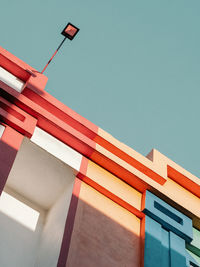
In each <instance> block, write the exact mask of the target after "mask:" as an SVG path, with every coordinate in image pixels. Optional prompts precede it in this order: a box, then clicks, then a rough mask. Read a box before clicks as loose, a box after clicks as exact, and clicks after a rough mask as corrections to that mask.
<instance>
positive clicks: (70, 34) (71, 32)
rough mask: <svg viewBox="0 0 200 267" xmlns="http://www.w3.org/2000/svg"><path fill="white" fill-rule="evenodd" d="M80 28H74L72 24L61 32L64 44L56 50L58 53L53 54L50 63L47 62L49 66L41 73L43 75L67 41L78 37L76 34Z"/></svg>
mask: <svg viewBox="0 0 200 267" xmlns="http://www.w3.org/2000/svg"><path fill="white" fill-rule="evenodd" d="M78 31H79V28H77V27H76V26H74V25H73V24H71V23H68V24H67V26H65V28H64V29H63V31H62V32H61V34H62V35H64V39H63V40H62V42H61V43H60V44H59V46H58V48H57V49H56V51H55V52H54V53H53V55H52V57H51V58H50V59H49V61H48V62H47V64H46V65H45V67H44V69H43V70H42V71H41V73H43V72H44V71H45V70H46V68H47V67H48V65H49V64H50V63H51V61H52V59H53V58H54V57H55V55H56V54H57V53H58V50H59V49H60V48H61V46H62V45H63V44H64V42H65V40H66V39H69V40H73V39H74V37H75V36H76V34H77V33H78Z"/></svg>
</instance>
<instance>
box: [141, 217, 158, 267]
mask: <svg viewBox="0 0 200 267" xmlns="http://www.w3.org/2000/svg"><path fill="white" fill-rule="evenodd" d="M161 231H162V228H161V225H160V224H159V223H157V222H156V221H154V220H153V219H151V218H150V217H148V216H146V218H145V252H144V266H145V267H152V266H153V267H161V265H160V264H161V261H162V243H161V237H162V233H161Z"/></svg>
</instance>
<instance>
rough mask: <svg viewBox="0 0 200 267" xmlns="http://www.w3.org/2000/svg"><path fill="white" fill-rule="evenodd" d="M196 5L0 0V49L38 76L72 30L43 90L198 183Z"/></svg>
mask: <svg viewBox="0 0 200 267" xmlns="http://www.w3.org/2000/svg"><path fill="white" fill-rule="evenodd" d="M199 14H200V1H199V0H165V1H161V0H151V1H150V0H126V1H120V0H110V1H108V0H101V1H97V0H84V1H83V0H70V1H68V0H64V1H63V0H62V1H58V0H57V1H56V0H54V1H53V0H49V1H47V0H35V1H29V0H26V1H25V0H18V1H16V0H3V1H1V16H0V31H1V44H0V45H1V46H3V47H4V48H5V49H7V50H9V51H10V52H12V53H13V54H15V55H16V56H17V57H19V58H21V59H22V60H24V61H25V62H27V63H28V64H30V65H32V66H33V67H34V68H36V69H38V70H42V68H43V67H44V65H45V63H46V62H47V61H48V59H49V58H50V56H51V55H52V53H53V52H54V50H55V49H56V47H57V46H58V44H59V42H60V41H61V40H62V36H61V35H60V32H61V31H62V30H63V28H64V26H65V24H67V22H68V21H70V22H72V23H73V24H75V25H77V26H78V27H80V32H79V33H78V35H77V36H76V38H75V39H74V41H72V42H70V41H66V43H65V45H64V46H63V47H62V49H61V50H60V52H59V54H58V55H56V57H55V60H54V61H53V62H52V64H51V65H50V66H49V68H48V69H47V71H46V75H47V76H48V77H49V81H48V84H47V87H46V90H47V91H48V92H49V93H51V94H52V95H54V96H55V97H56V98H58V99H59V100H61V101H62V102H64V103H65V104H66V105H67V106H69V107H70V108H72V109H74V110H75V111H76V112H78V113H80V114H81V115H82V116H84V117H86V118H87V119H89V120H90V121H92V122H93V123H95V124H97V125H98V126H100V127H101V128H103V129H104V130H106V131H108V132H109V133H111V134H112V135H113V136H115V137H116V138H118V139H119V140H120V141H122V142H124V143H126V144H127V145H129V146H131V147H132V148H134V149H135V150H137V151H138V152H140V153H142V154H143V155H146V154H147V153H148V152H149V151H150V150H151V149H152V148H156V149H158V150H159V151H160V152H162V153H163V154H165V155H166V156H168V157H170V158H171V159H172V160H174V161H175V162H177V163H178V164H180V165H182V166H183V167H184V168H186V169H187V170H189V171H191V172H192V173H193V174H195V175H197V176H198V177H200V142H199V139H200V122H199V121H200V120H199V114H200V15H199Z"/></svg>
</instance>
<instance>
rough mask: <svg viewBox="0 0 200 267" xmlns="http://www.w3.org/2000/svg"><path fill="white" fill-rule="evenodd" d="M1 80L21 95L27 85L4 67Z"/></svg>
mask: <svg viewBox="0 0 200 267" xmlns="http://www.w3.org/2000/svg"><path fill="white" fill-rule="evenodd" d="M0 80H1V81H2V82H4V83H5V84H7V85H8V86H10V87H12V88H13V89H14V90H16V91H17V92H19V93H21V92H22V90H23V88H24V84H25V83H24V82H23V81H21V80H20V79H18V78H17V77H15V76H14V75H13V74H11V73H10V72H8V71H7V70H5V69H3V68H2V67H0Z"/></svg>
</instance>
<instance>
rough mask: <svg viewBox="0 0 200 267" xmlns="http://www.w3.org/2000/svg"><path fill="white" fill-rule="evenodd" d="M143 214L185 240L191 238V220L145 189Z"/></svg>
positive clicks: (189, 240) (190, 239)
mask: <svg viewBox="0 0 200 267" xmlns="http://www.w3.org/2000/svg"><path fill="white" fill-rule="evenodd" d="M143 212H144V213H145V214H147V215H148V216H150V217H151V218H153V219H154V220H156V221H158V222H159V223H160V224H161V225H162V226H163V227H164V228H165V229H167V230H169V231H172V232H174V233H175V234H177V235H179V236H180V237H182V238H183V239H185V240H186V241H187V242H191V241H192V239H193V232H192V220H191V219H190V218H188V217H187V216H185V215H184V214H182V213H181V212H179V211H177V210H176V209H174V208H173V207H172V206H170V205H169V204H167V203H166V202H165V201H163V200H161V199H160V198H158V197H157V196H155V195H154V194H152V193H151V192H149V191H146V200H145V208H144V210H143Z"/></svg>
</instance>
